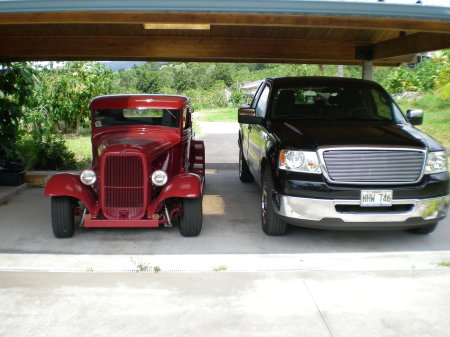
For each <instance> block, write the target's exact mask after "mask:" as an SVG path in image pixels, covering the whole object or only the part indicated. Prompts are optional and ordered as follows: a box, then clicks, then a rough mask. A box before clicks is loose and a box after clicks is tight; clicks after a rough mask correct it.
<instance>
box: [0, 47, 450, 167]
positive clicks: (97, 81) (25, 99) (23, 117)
mask: <svg viewBox="0 0 450 337" xmlns="http://www.w3.org/2000/svg"><path fill="white" fill-rule="evenodd" d="M449 58H450V50H446V51H443V52H440V53H436V54H434V56H433V57H432V58H431V59H426V60H424V61H423V62H421V63H419V64H418V65H417V66H416V67H414V68H409V67H407V66H406V65H403V66H401V67H398V68H388V67H376V68H375V69H374V80H375V81H377V82H379V83H380V84H382V85H383V86H384V87H386V88H387V90H388V91H389V92H390V93H404V92H407V91H412V92H414V93H415V94H414V95H412V97H415V98H414V99H413V98H412V97H410V98H403V99H400V100H398V101H399V104H400V106H401V107H402V109H403V110H404V111H406V110H407V109H410V108H415V109H423V110H424V111H425V122H424V125H423V126H421V127H420V128H421V129H422V130H424V131H425V132H427V133H429V134H430V135H432V136H433V137H434V138H436V139H437V140H439V141H441V142H443V143H444V144H445V145H446V146H447V147H450V135H449V132H448V130H449V129H450V128H449V126H450V105H449V104H450V103H449V102H450V61H449ZM337 70H338V68H337V67H336V66H332V65H323V66H318V65H294V64H228V63H220V64H215V63H179V62H176V63H155V62H153V63H146V64H144V65H142V66H135V67H133V68H132V69H129V70H121V71H119V72H118V73H114V72H113V71H112V70H110V69H108V68H106V67H105V66H104V65H103V64H100V63H95V62H59V63H49V64H47V65H45V66H43V65H39V64H36V63H23V62H21V63H0V167H4V166H5V164H6V163H8V162H11V161H14V162H22V163H23V164H24V166H25V167H26V168H28V169H58V170H60V169H71V168H76V167H84V166H86V165H88V162H89V161H90V155H91V148H90V140H89V137H87V136H86V132H88V131H89V102H90V101H91V100H92V98H94V97H96V96H99V95H104V94H118V93H159V94H179V95H185V96H189V97H190V99H191V102H192V105H193V107H194V109H195V110H197V111H196V113H195V122H198V121H229V122H233V121H236V120H237V108H238V106H239V105H241V104H243V103H248V101H249V97H248V96H246V95H245V94H244V93H243V92H242V89H241V88H242V86H243V84H244V83H245V82H251V81H256V80H261V79H263V78H266V77H279V76H305V75H306V76H321V75H324V76H336V75H337ZM343 70H344V76H345V77H355V78H360V77H361V68H360V67H358V66H344V67H343ZM408 97H409V96H408ZM418 97H419V99H417V98H418ZM83 130H84V131H83ZM82 134H85V136H82Z"/></svg>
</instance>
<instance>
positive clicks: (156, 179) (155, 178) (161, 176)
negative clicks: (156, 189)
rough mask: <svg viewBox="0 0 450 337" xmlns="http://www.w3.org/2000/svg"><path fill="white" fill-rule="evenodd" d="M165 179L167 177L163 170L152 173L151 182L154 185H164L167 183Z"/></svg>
mask: <svg viewBox="0 0 450 337" xmlns="http://www.w3.org/2000/svg"><path fill="white" fill-rule="evenodd" d="M167 179H168V177H167V173H166V172H164V171H163V170H156V171H155V172H153V174H152V182H153V184H155V185H156V186H163V185H165V184H166V183H167Z"/></svg>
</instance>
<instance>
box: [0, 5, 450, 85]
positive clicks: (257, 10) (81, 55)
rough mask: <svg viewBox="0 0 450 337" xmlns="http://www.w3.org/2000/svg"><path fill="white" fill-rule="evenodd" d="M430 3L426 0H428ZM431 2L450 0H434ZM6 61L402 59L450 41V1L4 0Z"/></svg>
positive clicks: (0, 12)
mask: <svg viewBox="0 0 450 337" xmlns="http://www.w3.org/2000/svg"><path fill="white" fill-rule="evenodd" d="M424 2H425V1H424ZM428 3H432V4H433V3H434V4H436V3H438V4H439V3H441V4H442V3H444V2H443V1H438V0H435V2H432V1H431V0H430V1H428ZM0 37H1V39H0V60H2V61H20V60H28V61H40V60H45V61H49V60H141V61H142V60H144V61H200V62H202V61H205V62H206V61H207V62H260V63H275V62H278V63H314V64H342V65H361V66H364V67H363V68H364V77H365V78H370V77H371V67H372V66H373V65H386V66H397V65H399V64H401V63H414V62H416V60H417V58H416V54H417V53H424V52H429V51H433V50H439V49H446V48H449V47H450V7H448V6H432V5H423V4H422V3H420V1H419V3H418V4H417V3H415V1H412V0H411V1H409V0H408V1H407V0H404V1H403V2H402V3H400V4H399V3H398V1H378V2H377V1H375V0H373V1H364V2H363V1H355V2H347V1H303V0H296V1H288V0H279V1H258V0H247V1H239V0H228V1H226V0H218V1H204V0H197V1H184V0H178V1H177V0H172V1H143V0H141V1H139V0H135V1H119V0H110V1H89V0H82V1H76V2H74V1H51V0H48V1H35V0H34V1H31V0H25V1H2V2H1V3H0Z"/></svg>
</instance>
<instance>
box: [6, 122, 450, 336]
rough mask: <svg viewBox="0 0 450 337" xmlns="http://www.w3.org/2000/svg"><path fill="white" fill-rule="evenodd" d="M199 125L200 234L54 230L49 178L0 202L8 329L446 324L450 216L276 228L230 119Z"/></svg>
mask: <svg viewBox="0 0 450 337" xmlns="http://www.w3.org/2000/svg"><path fill="white" fill-rule="evenodd" d="M202 127H203V138H204V139H205V142H206V149H207V153H206V155H207V162H208V170H207V176H206V182H207V185H206V190H205V196H204V222H203V230H202V233H201V235H200V236H199V237H196V238H184V237H181V235H180V234H179V232H178V229H177V228H173V229H90V230H87V229H78V230H77V231H76V232H75V235H74V237H73V238H70V239H55V238H54V237H53V234H52V231H51V224H50V201H49V199H48V198H45V197H43V189H42V188H29V189H27V190H25V191H23V192H22V193H21V194H19V195H17V196H16V197H15V198H14V199H12V200H11V201H10V202H8V203H7V204H4V205H1V206H0V303H2V305H1V306H0V317H2V319H1V320H0V336H55V335H63V336H105V335H109V336H283V337H284V336H334V337H336V336H343V337H344V336H345V337H349V336H355V337H361V336H370V337H373V336H383V337H384V336H398V337H403V336H409V337H410V336H418V337H419V336H420V337H423V336H432V337H441V336H442V337H447V336H448V331H449V330H450V321H449V320H448V312H450V301H449V300H448V299H449V298H450V290H449V287H448V284H449V282H450V268H448V267H445V265H446V262H449V263H450V250H449V246H450V220H449V219H448V218H447V219H446V220H445V221H443V222H442V223H441V225H440V226H439V227H438V229H437V230H436V232H434V233H432V234H431V235H428V236H420V235H414V234H411V233H409V232H407V231H326V230H313V229H306V228H298V227H291V228H289V230H288V233H287V234H286V235H285V236H282V237H268V236H266V235H265V234H264V233H263V232H262V230H261V228H260V227H261V226H260V220H259V204H260V200H259V189H258V187H257V185H256V184H242V183H241V182H240V181H239V178H238V175H237V164H236V163H237V153H238V152H237V126H236V124H234V125H233V124H229V125H228V124H227V125H219V126H217V125H212V124H203V125H202ZM214 149H220V150H218V151H217V150H214Z"/></svg>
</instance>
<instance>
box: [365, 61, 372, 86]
mask: <svg viewBox="0 0 450 337" xmlns="http://www.w3.org/2000/svg"><path fill="white" fill-rule="evenodd" d="M362 78H363V79H364V80H370V81H372V78H373V63H372V61H364V62H363V65H362Z"/></svg>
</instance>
